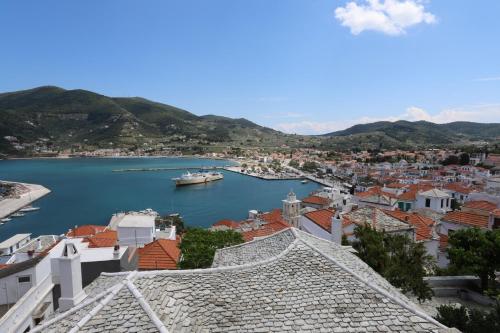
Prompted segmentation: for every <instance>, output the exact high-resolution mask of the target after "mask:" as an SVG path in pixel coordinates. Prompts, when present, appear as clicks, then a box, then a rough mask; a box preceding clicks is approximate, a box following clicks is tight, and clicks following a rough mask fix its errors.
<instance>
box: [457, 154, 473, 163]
mask: <svg viewBox="0 0 500 333" xmlns="http://www.w3.org/2000/svg"><path fill="white" fill-rule="evenodd" d="M459 163H460V165H469V164H470V156H469V154H467V153H462V154H460V156H459Z"/></svg>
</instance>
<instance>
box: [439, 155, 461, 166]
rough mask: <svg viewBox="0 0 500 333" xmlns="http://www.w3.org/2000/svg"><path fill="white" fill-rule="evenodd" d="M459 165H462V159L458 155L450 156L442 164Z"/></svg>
mask: <svg viewBox="0 0 500 333" xmlns="http://www.w3.org/2000/svg"><path fill="white" fill-rule="evenodd" d="M459 163H460V159H459V158H458V156H457V155H450V156H448V157H447V158H445V159H444V160H443V161H442V162H441V164H443V165H451V164H459Z"/></svg>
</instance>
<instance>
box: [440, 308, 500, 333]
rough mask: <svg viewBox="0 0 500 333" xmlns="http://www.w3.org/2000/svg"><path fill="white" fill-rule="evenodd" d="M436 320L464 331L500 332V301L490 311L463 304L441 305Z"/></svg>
mask: <svg viewBox="0 0 500 333" xmlns="http://www.w3.org/2000/svg"><path fill="white" fill-rule="evenodd" d="M437 310H438V315H437V316H436V320H437V321H439V322H440V323H442V324H443V325H445V326H448V327H455V328H457V329H459V330H460V331H461V332H463V333H490V332H500V302H498V301H497V303H496V306H495V307H494V308H493V309H492V310H491V311H489V312H486V311H481V310H477V309H469V308H466V307H464V306H463V305H462V306H460V307H455V306H452V305H441V306H440V307H438V309H437Z"/></svg>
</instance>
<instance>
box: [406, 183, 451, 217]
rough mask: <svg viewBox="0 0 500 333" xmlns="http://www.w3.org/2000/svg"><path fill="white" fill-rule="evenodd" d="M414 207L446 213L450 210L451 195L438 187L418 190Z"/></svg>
mask: <svg viewBox="0 0 500 333" xmlns="http://www.w3.org/2000/svg"><path fill="white" fill-rule="evenodd" d="M416 198H417V201H416V204H415V207H416V209H430V210H433V211H435V212H438V213H446V212H448V211H450V210H451V196H450V195H449V194H448V193H446V192H443V191H441V190H439V189H436V188H434V189H432V190H428V191H425V192H419V193H417V195H416Z"/></svg>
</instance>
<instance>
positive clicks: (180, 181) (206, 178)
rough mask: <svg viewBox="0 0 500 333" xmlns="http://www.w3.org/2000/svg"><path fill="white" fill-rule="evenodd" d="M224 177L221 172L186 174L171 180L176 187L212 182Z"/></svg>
mask: <svg viewBox="0 0 500 333" xmlns="http://www.w3.org/2000/svg"><path fill="white" fill-rule="evenodd" d="M223 178H224V175H223V174H222V173H221V172H196V173H191V172H189V171H188V172H186V173H185V174H183V175H182V176H180V177H178V178H172V180H173V181H175V185H176V186H182V185H192V184H204V183H208V182H212V181H214V180H219V179H223Z"/></svg>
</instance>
